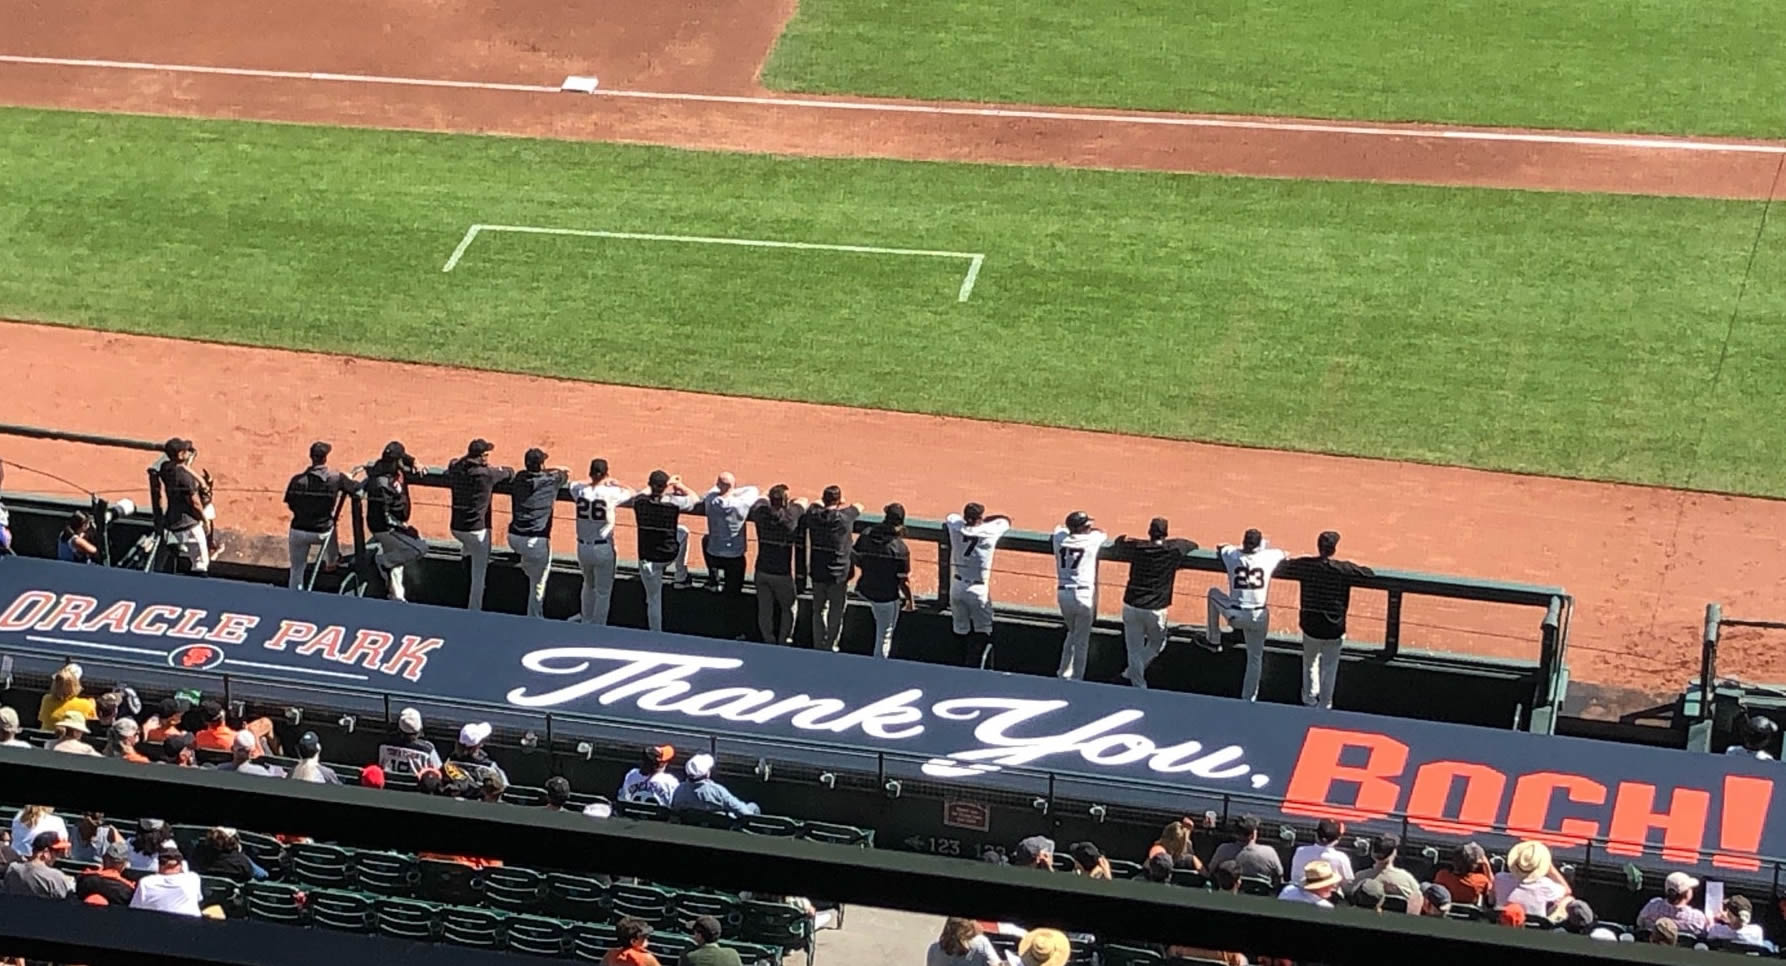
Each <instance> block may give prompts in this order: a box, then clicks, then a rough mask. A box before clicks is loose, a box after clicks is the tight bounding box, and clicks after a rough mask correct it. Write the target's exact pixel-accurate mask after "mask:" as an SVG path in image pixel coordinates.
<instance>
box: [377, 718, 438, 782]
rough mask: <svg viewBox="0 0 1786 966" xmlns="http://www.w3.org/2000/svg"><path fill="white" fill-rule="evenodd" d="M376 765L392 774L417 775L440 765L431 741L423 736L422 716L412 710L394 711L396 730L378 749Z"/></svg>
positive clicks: (436, 751)
mask: <svg viewBox="0 0 1786 966" xmlns="http://www.w3.org/2000/svg"><path fill="white" fill-rule="evenodd" d="M378 764H379V767H381V768H383V769H384V770H385V771H386V772H387V773H389V774H392V775H416V774H420V773H421V771H422V769H424V768H439V767H440V766H441V760H440V752H439V751H438V750H436V749H435V747H434V742H432V741H429V740H428V739H426V738H424V737H422V713H421V712H420V711H417V710H416V709H414V708H404V709H403V710H402V711H399V712H397V728H396V730H395V731H393V732H391V734H390V735H389V737H387V738H386V739H385V741H384V743H383V744H381V745H379V746H378Z"/></svg>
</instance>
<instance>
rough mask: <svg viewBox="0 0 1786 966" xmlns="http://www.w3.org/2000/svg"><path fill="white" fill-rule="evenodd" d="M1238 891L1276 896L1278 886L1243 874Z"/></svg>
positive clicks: (1404, 908)
mask: <svg viewBox="0 0 1786 966" xmlns="http://www.w3.org/2000/svg"><path fill="white" fill-rule="evenodd" d="M1240 891H1241V892H1242V893H1244V894H1246V895H1249V896H1265V897H1267V898H1276V897H1277V894H1278V887H1277V886H1274V885H1272V884H1271V880H1270V879H1261V878H1259V877H1257V876H1251V875H1243V876H1241V877H1240ZM1402 911H1403V912H1406V911H1407V901H1406V900H1403V902H1402Z"/></svg>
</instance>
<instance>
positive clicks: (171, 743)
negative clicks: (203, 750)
mask: <svg viewBox="0 0 1786 966" xmlns="http://www.w3.org/2000/svg"><path fill="white" fill-rule="evenodd" d="M191 747H192V736H191V735H168V736H167V737H166V738H163V739H162V740H161V750H162V751H164V752H166V753H167V756H168V758H170V759H172V758H178V757H180V752H182V751H185V750H186V749H188V748H191Z"/></svg>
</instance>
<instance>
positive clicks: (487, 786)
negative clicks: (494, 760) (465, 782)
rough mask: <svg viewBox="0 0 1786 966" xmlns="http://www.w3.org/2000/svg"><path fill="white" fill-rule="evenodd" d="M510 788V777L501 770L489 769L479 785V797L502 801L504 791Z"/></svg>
mask: <svg viewBox="0 0 1786 966" xmlns="http://www.w3.org/2000/svg"><path fill="white" fill-rule="evenodd" d="M508 790H509V782H508V778H507V777H506V776H504V775H502V774H501V773H499V772H493V771H487V772H485V773H484V780H483V782H482V783H481V784H479V785H478V797H479V798H481V799H482V800H483V801H486V802H491V803H494V802H500V801H502V796H503V793H504V792H507V791H508Z"/></svg>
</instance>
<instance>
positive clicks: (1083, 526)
mask: <svg viewBox="0 0 1786 966" xmlns="http://www.w3.org/2000/svg"><path fill="white" fill-rule="evenodd" d="M1092 523H1093V521H1092V518H1091V515H1090V514H1088V513H1086V512H1084V511H1082V510H1074V511H1073V512H1072V513H1069V514H1067V521H1066V523H1065V524H1064V525H1062V526H1058V527H1055V528H1054V539H1053V541H1052V543H1053V544H1054V571H1055V575H1056V577H1057V578H1058V579H1057V580H1056V585H1057V586H1058V590H1057V592H1056V595H1055V596H1056V599H1057V600H1058V601H1059V603H1060V617H1061V620H1063V621H1066V623H1067V640H1066V643H1065V644H1063V645H1061V650H1060V676H1061V677H1063V678H1083V677H1084V676H1085V661H1086V657H1087V656H1088V655H1089V654H1090V653H1091V627H1092V622H1093V621H1095V620H1097V616H1098V611H1097V598H1096V594H1097V590H1098V551H1099V550H1102V549H1103V548H1104V546H1105V544H1106V542H1107V538H1106V537H1105V535H1104V531H1102V530H1098V529H1094V528H1093V527H1092Z"/></svg>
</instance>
